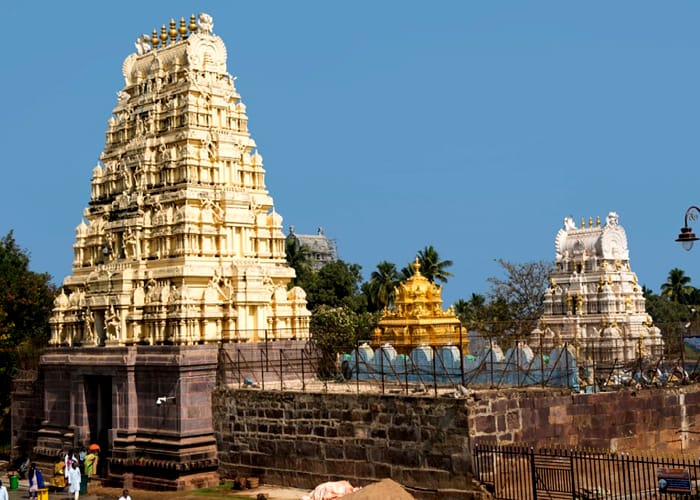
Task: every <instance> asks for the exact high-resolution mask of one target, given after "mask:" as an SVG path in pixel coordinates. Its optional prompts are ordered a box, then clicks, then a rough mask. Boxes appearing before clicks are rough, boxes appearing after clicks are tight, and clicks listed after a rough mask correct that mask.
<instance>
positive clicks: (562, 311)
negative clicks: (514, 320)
mask: <svg viewBox="0 0 700 500" xmlns="http://www.w3.org/2000/svg"><path fill="white" fill-rule="evenodd" d="M555 249H556V260H555V271H554V274H552V276H551V277H550V283H549V287H548V288H547V290H546V291H545V298H544V314H543V316H542V318H541V321H540V326H539V328H537V329H535V331H533V332H532V340H531V345H538V344H539V343H540V342H542V344H543V348H544V349H545V351H546V350H548V349H551V348H552V347H554V346H555V345H561V344H563V343H567V344H569V345H570V346H572V347H573V348H574V349H575V350H576V354H577V357H579V359H590V360H592V361H594V362H612V361H618V362H628V361H632V360H636V359H639V358H640V357H648V356H651V357H654V358H657V357H660V356H661V355H662V354H663V347H664V342H663V340H662V337H661V332H660V330H659V329H658V328H657V327H656V326H654V325H653V322H652V319H651V317H650V316H649V315H648V314H647V312H646V307H645V300H644V295H643V293H642V287H641V286H640V285H639V282H638V280H637V275H636V274H635V273H634V272H632V269H631V268H630V258H629V250H628V248H627V235H626V233H625V230H624V229H623V227H622V226H621V225H620V224H619V221H618V215H617V214H616V213H615V212H610V213H609V214H608V216H607V218H606V221H605V225H604V226H601V222H600V217H598V218H597V219H596V220H595V223H594V221H593V218H590V219H589V220H588V224H587V225H586V221H585V220H584V219H582V220H581V225H580V226H578V227H577V226H576V223H575V222H574V219H573V218H572V217H566V218H565V219H564V227H563V228H562V229H560V230H559V232H558V233H557V236H556V239H555Z"/></svg>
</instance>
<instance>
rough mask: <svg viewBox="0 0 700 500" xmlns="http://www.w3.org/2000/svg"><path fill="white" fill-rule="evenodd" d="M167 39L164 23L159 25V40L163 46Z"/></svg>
mask: <svg viewBox="0 0 700 500" xmlns="http://www.w3.org/2000/svg"><path fill="white" fill-rule="evenodd" d="M167 41H168V30H167V29H166V28H165V24H164V25H163V26H161V27H160V42H161V45H162V46H163V47H165V44H166V42H167Z"/></svg>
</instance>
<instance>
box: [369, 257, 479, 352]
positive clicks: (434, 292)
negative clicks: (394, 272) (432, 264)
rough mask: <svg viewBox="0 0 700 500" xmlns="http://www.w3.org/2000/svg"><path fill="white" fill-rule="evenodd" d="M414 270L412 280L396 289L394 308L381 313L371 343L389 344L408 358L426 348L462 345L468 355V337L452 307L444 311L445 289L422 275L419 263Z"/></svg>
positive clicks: (416, 263) (414, 265)
mask: <svg viewBox="0 0 700 500" xmlns="http://www.w3.org/2000/svg"><path fill="white" fill-rule="evenodd" d="M413 269H414V273H413V276H411V277H410V278H408V279H407V280H406V281H405V282H403V283H401V284H400V285H399V286H398V287H396V288H395V289H394V291H395V299H394V308H393V309H385V310H384V312H383V313H382V317H381V319H380V320H379V323H378V325H377V328H375V330H374V335H373V338H372V343H373V344H375V345H380V344H386V343H388V344H391V345H392V346H393V347H394V348H395V349H396V351H397V352H399V353H402V354H407V353H409V352H410V351H411V350H412V349H413V348H414V347H417V346H420V345H424V344H427V345H431V346H440V345H450V344H451V345H460V342H461V345H462V347H463V349H464V350H465V352H466V351H467V345H468V341H467V339H466V335H465V338H462V333H463V332H462V324H461V323H460V321H459V319H458V318H457V316H456V315H455V313H454V310H453V308H452V307H450V308H449V309H448V310H447V311H445V310H443V309H442V287H441V286H439V285H436V284H435V283H432V282H431V281H430V280H428V279H427V278H426V277H425V276H423V275H422V274H421V272H420V263H419V262H418V259H416V260H415V262H414V263H413ZM465 333H466V332H465Z"/></svg>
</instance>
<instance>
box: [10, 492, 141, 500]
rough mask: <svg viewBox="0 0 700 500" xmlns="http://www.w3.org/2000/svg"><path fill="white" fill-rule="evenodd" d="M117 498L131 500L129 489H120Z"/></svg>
mask: <svg viewBox="0 0 700 500" xmlns="http://www.w3.org/2000/svg"><path fill="white" fill-rule="evenodd" d="M0 500H2V498H0ZM119 500H131V497H130V496H129V490H124V491H122V496H120V497H119Z"/></svg>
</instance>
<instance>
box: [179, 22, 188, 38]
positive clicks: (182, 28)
mask: <svg viewBox="0 0 700 500" xmlns="http://www.w3.org/2000/svg"><path fill="white" fill-rule="evenodd" d="M177 30H178V31H179V32H180V40H184V39H185V35H187V25H186V24H185V18H184V17H181V18H180V27H179V28H178V29H177Z"/></svg>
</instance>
